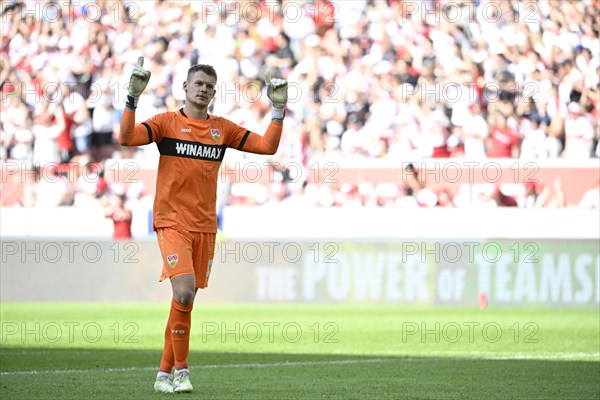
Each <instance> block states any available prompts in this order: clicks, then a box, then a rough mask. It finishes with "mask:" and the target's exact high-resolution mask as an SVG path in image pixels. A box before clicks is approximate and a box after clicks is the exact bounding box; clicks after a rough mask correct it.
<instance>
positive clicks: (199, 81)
mask: <svg viewBox="0 0 600 400" xmlns="http://www.w3.org/2000/svg"><path fill="white" fill-rule="evenodd" d="M216 85H217V79H216V78H215V77H214V76H210V75H207V74H206V73H204V72H202V71H196V72H195V73H194V74H193V75H192V76H191V77H190V80H189V81H185V82H183V90H184V91H185V93H186V95H185V100H186V101H187V102H189V103H191V104H194V105H196V106H198V107H207V106H208V105H209V104H210V102H211V101H212V99H213V97H215V93H216Z"/></svg>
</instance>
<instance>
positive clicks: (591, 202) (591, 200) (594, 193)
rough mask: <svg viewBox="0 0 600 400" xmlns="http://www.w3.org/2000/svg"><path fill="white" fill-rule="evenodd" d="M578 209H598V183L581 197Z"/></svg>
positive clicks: (599, 192)
mask: <svg viewBox="0 0 600 400" xmlns="http://www.w3.org/2000/svg"><path fill="white" fill-rule="evenodd" d="M579 208H583V209H588V210H589V209H593V210H598V209H600V181H598V183H597V184H596V186H595V187H593V188H591V189H589V190H587V191H586V192H585V193H584V194H583V196H581V200H579Z"/></svg>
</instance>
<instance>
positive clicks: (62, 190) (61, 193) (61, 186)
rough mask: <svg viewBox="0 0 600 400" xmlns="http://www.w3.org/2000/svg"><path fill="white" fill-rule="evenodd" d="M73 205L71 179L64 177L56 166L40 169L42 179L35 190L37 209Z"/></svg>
mask: <svg viewBox="0 0 600 400" xmlns="http://www.w3.org/2000/svg"><path fill="white" fill-rule="evenodd" d="M72 204H73V188H72V186H71V183H70V182H69V179H68V178H67V177H65V176H64V175H62V174H61V173H60V172H59V170H58V167H57V166H56V165H51V164H50V165H46V166H44V167H42V168H40V177H39V182H38V184H37V187H36V189H35V206H36V207H44V208H50V207H58V206H70V205H72Z"/></svg>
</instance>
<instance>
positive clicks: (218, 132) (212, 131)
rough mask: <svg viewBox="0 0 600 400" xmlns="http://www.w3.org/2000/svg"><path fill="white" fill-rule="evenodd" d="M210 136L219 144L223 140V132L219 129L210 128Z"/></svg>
mask: <svg viewBox="0 0 600 400" xmlns="http://www.w3.org/2000/svg"><path fill="white" fill-rule="evenodd" d="M210 135H211V136H212V138H213V139H214V140H215V142H218V141H219V139H220V138H221V130H220V129H219V128H210Z"/></svg>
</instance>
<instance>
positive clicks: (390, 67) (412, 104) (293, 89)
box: [0, 0, 600, 206]
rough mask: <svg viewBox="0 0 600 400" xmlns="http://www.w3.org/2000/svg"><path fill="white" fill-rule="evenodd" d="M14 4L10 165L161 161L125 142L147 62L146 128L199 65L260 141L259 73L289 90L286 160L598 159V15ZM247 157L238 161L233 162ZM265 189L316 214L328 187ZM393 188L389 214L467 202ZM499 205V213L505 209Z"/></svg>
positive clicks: (588, 7)
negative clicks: (129, 101) (312, 205)
mask: <svg viewBox="0 0 600 400" xmlns="http://www.w3.org/2000/svg"><path fill="white" fill-rule="evenodd" d="M2 7H3V10H2V33H3V35H2V49H1V50H0V62H1V65H0V82H1V83H0V84H1V85H2V86H1V92H0V94H1V96H2V119H1V125H0V135H1V136H0V141H1V142H2V149H1V153H0V159H1V160H2V161H7V160H18V161H23V162H25V163H27V165H31V166H40V167H41V168H44V166H47V165H55V164H56V163H76V164H79V165H81V166H82V168H87V167H85V165H86V164H87V163H89V162H91V163H97V164H98V165H99V166H100V167H99V168H98V171H101V170H102V168H101V166H102V163H103V162H104V161H105V160H107V159H135V160H143V161H144V162H146V161H150V162H152V161H155V160H156V158H157V156H158V152H157V150H156V148H155V146H153V145H150V146H144V147H141V148H125V147H121V146H119V144H118V140H117V136H118V129H119V122H120V117H121V114H122V112H123V107H124V98H125V96H126V93H127V90H126V84H127V83H128V81H129V75H130V73H131V70H132V68H133V66H134V65H135V62H136V60H137V58H138V57H139V56H144V57H145V60H146V62H145V64H144V67H145V68H147V69H149V70H150V71H151V72H152V78H151V80H150V83H149V85H148V87H147V89H146V91H145V92H144V94H143V95H142V97H141V98H140V101H139V104H138V109H137V115H136V117H137V120H138V122H141V121H143V120H145V119H147V118H149V117H151V116H152V115H154V114H156V113H159V112H162V111H166V110H176V109H178V108H180V107H182V105H183V100H184V93H183V90H182V83H183V81H184V79H185V77H186V74H187V70H188V68H189V67H190V66H191V65H193V64H196V63H204V64H211V65H213V66H214V67H215V68H216V70H217V73H218V75H219V76H218V85H217V95H216V97H215V100H214V102H213V104H212V106H211V110H210V112H211V113H213V114H216V115H221V116H224V117H226V118H228V119H230V120H232V121H234V122H236V123H238V124H240V125H242V126H245V127H247V128H248V129H251V130H253V131H255V132H259V133H262V132H264V129H265V127H266V126H267V124H268V121H269V120H270V103H269V101H268V99H267V97H266V94H265V90H266V89H265V85H264V74H265V72H267V71H269V72H270V73H271V74H272V75H273V76H280V77H283V78H285V79H287V80H288V81H289V82H290V89H289V94H290V99H289V103H288V111H287V114H286V121H285V131H284V135H283V138H282V142H281V145H280V149H279V151H278V153H277V155H276V156H275V157H274V160H278V161H282V162H287V161H290V160H293V161H295V162H298V163H300V164H302V165H305V166H307V165H309V164H310V163H311V162H315V161H318V160H330V161H336V160H347V159H353V160H363V159H364V160H366V159H389V160H418V159H424V158H432V157H457V158H462V159H480V160H481V159H490V158H520V159H526V160H531V159H548V158H551V159H552V158H554V159H557V158H564V159H570V160H583V159H589V158H598V157H600V144H599V138H600V127H599V124H598V113H599V111H600V91H599V85H600V40H599V38H598V35H599V32H600V22H599V21H600V19H599V15H600V6H599V2H598V1H596V0H544V1H537V2H532V1H511V2H508V1H502V0H474V1H469V2H461V1H456V0H455V1H449V0H424V1H400V0H376V1H373V0H352V1H327V0H311V1H306V0H293V1H291V0H290V1H287V0H283V1H281V0H279V1H278V0H271V1H269V0H266V1H258V0H256V1H254V0H249V1H242V2H233V1H209V0H193V1H137V2H132V1H119V0H79V1H78V2H73V3H72V2H69V1H50V0H48V1H26V2H23V1H14V0H13V1H10V0H9V1H4V2H2ZM253 157H257V156H254V155H249V154H245V153H240V152H237V151H235V150H229V151H228V152H227V154H226V161H227V162H234V161H235V160H239V159H252V158H253ZM67 181H70V182H75V181H76V179H74V178H73V177H70V179H67ZM546 184H547V186H549V184H550V183H546ZM555 185H558V186H560V184H555ZM55 186H58V185H55ZM367 187H368V183H367V184H365V185H363V186H362V188H361V186H352V187H350V186H348V187H346V186H344V185H342V186H340V187H338V188H335V190H333V191H332V194H331V196H330V198H329V199H327V196H328V195H327V194H326V193H325V194H321V197H322V198H325V200H319V201H317V203H318V204H321V203H322V204H321V205H334V204H338V203H339V202H342V203H343V204H362V205H365V204H367V205H368V204H371V203H373V200H369V198H370V197H369V195H368V192H369V191H371V189H369V188H367ZM69 190H72V191H73V193H87V192H88V191H89V192H91V191H92V189H91V188H87V187H84V188H82V189H73V188H71V189H69ZM96 190H98V188H96ZM102 190H108V189H107V188H104V189H100V191H102ZM258 190H265V191H266V192H267V195H266V196H267V197H266V198H268V199H269V200H270V201H278V200H283V199H288V200H289V199H293V201H308V202H311V201H312V200H310V199H311V197H310V196H311V191H313V192H314V190H317V191H319V193H320V192H321V191H325V192H327V190H331V188H327V187H325V186H323V188H320V187H315V185H311V184H310V182H303V184H302V185H298V186H297V187H291V186H289V185H287V184H286V181H285V179H281V184H280V185H279V186H277V185H276V187H275V188H262V189H260V188H259V189H258ZM382 190H383V192H384V193H386V195H385V196H383V197H386V196H387V197H390V199H391V200H390V199H388V200H384V201H383V204H379V205H384V204H390V202H392V203H394V204H396V205H410V204H413V203H415V202H416V204H417V205H421V206H423V205H439V206H443V205H448V204H451V205H457V204H456V202H455V201H454V200H453V199H452V196H450V194H449V193H445V194H444V193H433V194H428V193H426V191H424V192H423V193H424V194H422V195H421V200H419V198H418V197H414V196H412V193H413V192H415V195H416V192H419V191H420V189H419V190H416V191H415V188H410V187H396V188H395V189H394V188H392V187H391V186H390V187H388V188H387V191H386V189H382ZM528 190H529V189H528ZM37 191H38V196H39V192H40V189H39V188H38V190H37ZM114 191H115V192H118V191H119V189H115V190H114ZM231 191H232V192H234V193H233V194H232V196H231V198H232V200H231V202H232V203H235V201H236V196H235V190H234V188H233V187H232V188H231ZM241 191H243V188H242V190H241ZM365 191H366V193H367V195H365V194H364V193H363V192H365ZM558 192H559V190H557V191H555V193H558ZM300 193H304V196H296V194H300ZM313 194H314V193H313ZM96 195H97V194H96ZM365 196H366V197H365ZM501 196H503V194H502V193H496V192H493V193H489V195H488V197H489V199H488V200H489V201H493V202H494V203H496V204H498V205H508V204H504V202H505V201H504V200H502V199H501V198H500V197H501ZM75 197H76V195H75V194H73V195H72V196H71V198H70V200H60V201H58V200H57V202H58V204H74V203H76V200H75ZM98 197H101V195H99V196H98ZM299 197H301V198H303V200H302V199H301V200H298V198H299ZM313 197H314V196H313ZM375 197H377V196H375ZM558 197H560V196H558ZM365 199H366V200H365ZM486 201H487V200H485V201H484V200H482V202H483V203H485V202H486ZM24 203H27V201H24ZM258 203H260V204H262V203H266V201H264V202H258ZM375 203H379V201H375ZM558 203H560V199H559V200H557V204H558Z"/></svg>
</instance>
